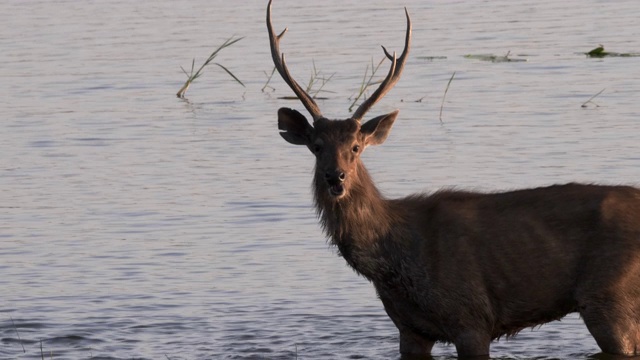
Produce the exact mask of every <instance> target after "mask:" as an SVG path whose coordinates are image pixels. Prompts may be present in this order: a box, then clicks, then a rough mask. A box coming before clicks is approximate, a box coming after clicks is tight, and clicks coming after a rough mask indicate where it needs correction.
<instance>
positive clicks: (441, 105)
mask: <svg viewBox="0 0 640 360" xmlns="http://www.w3.org/2000/svg"><path fill="white" fill-rule="evenodd" d="M454 76H456V72H455V71H454V72H453V74H451V78H450V79H449V82H448V83H447V87H446V88H445V89H444V95H442V103H441V104H440V123H441V124H442V108H443V107H444V98H445V97H447V91H449V85H451V81H453V77H454Z"/></svg>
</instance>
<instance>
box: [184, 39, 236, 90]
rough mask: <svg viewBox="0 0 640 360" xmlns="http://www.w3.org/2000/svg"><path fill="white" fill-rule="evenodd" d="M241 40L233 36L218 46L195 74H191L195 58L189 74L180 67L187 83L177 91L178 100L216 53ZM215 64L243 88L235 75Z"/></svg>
mask: <svg viewBox="0 0 640 360" xmlns="http://www.w3.org/2000/svg"><path fill="white" fill-rule="evenodd" d="M242 39H243V38H242V37H241V38H237V39H234V38H233V36H232V37H230V38H229V39H227V40H226V41H225V42H224V43H223V44H222V45H220V46H219V47H218V48H217V49H215V50H214V51H213V52H212V53H211V55H209V57H208V58H207V60H206V61H205V62H204V63H203V64H202V66H200V69H198V71H196V72H195V73H194V72H193V70H194V66H195V63H196V59H195V58H194V59H193V61H192V62H191V72H187V71H186V70H185V69H184V68H183V67H182V66H180V69H182V72H184V74H185V75H187V81H185V83H184V85H183V86H182V88H180V90H179V91H178V93H177V94H176V96H177V97H179V98H184V94H185V93H186V92H187V90H188V89H189V86H191V83H192V82H194V81H195V80H196V79H197V78H199V77H200V76H201V75H202V69H204V67H205V66H207V65H209V64H210V63H211V61H213V59H215V58H216V56H218V53H219V52H220V51H221V50H222V49H224V48H226V47H229V46H231V45H233V44H235V43H237V42H238V41H240V40H242ZM215 64H216V65H218V66H219V67H220V68H222V70H224V71H226V72H227V74H229V75H230V76H231V77H232V78H233V79H234V80H235V81H236V82H238V83H239V84H240V85H242V86H244V84H243V83H242V81H240V79H238V78H237V77H236V76H235V75H233V73H232V72H231V71H229V69H227V68H226V67H224V66H223V65H222V64H219V63H215Z"/></svg>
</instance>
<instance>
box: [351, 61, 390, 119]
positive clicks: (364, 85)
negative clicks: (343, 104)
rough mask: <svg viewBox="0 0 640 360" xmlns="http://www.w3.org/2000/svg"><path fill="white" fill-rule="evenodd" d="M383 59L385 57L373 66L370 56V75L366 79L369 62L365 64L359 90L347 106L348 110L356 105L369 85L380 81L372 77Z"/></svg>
mask: <svg viewBox="0 0 640 360" xmlns="http://www.w3.org/2000/svg"><path fill="white" fill-rule="evenodd" d="M384 59H385V57H383V58H382V60H380V62H379V63H378V65H375V66H374V64H373V58H371V75H370V76H369V78H368V79H367V75H369V64H367V68H366V69H365V70H364V76H363V77H362V84H360V90H359V91H358V95H357V96H356V97H355V99H353V102H352V103H351V106H349V112H351V111H353V107H354V106H356V103H357V102H358V100H360V98H361V97H362V96H363V95H364V93H365V92H366V91H367V89H368V88H369V86H372V85H376V84H379V83H380V81H373V77H374V76H375V75H376V72H377V71H378V69H379V68H380V65H382V62H383V61H384Z"/></svg>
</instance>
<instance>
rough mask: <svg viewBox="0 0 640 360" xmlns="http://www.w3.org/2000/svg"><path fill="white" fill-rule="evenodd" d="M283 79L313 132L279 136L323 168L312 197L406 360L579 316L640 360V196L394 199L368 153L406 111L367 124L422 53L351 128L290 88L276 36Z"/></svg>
mask: <svg viewBox="0 0 640 360" xmlns="http://www.w3.org/2000/svg"><path fill="white" fill-rule="evenodd" d="M271 3H272V1H269V4H268V6H267V30H268V33H269V41H270V47H271V55H272V58H273V62H274V64H275V67H276V69H277V70H278V73H279V74H280V75H281V77H282V79H283V80H284V82H285V83H286V84H287V85H288V86H289V87H290V88H291V90H293V92H294V93H295V94H296V96H297V97H298V98H299V100H300V101H301V102H302V105H303V106H304V107H305V108H306V110H307V111H308V113H309V114H310V115H311V118H312V120H313V122H312V123H309V120H307V118H306V117H305V115H303V114H302V113H300V112H298V111H297V110H294V109H290V108H286V107H283V108H280V109H279V110H278V129H279V131H280V132H279V134H280V135H281V136H282V138H284V140H286V141H287V142H289V143H290V144H293V145H303V146H306V147H307V148H308V149H309V150H310V151H311V153H312V154H313V155H314V156H315V169H314V172H313V180H312V188H313V190H312V192H313V198H314V203H315V208H316V211H317V215H318V218H319V222H320V224H321V225H322V228H323V230H324V232H325V234H326V236H327V238H328V241H329V242H330V244H332V245H335V246H336V247H337V249H338V253H339V255H340V256H342V257H343V258H344V259H345V260H346V262H347V264H348V265H349V266H350V267H352V268H353V269H354V270H355V271H356V272H357V273H358V274H360V275H362V276H363V277H365V278H366V279H367V280H368V281H370V282H371V283H372V284H373V286H374V288H375V290H376V292H377V295H378V297H379V299H380V300H381V302H382V305H383V307H384V310H385V311H386V313H387V315H388V316H389V318H390V319H391V321H392V322H393V323H394V324H395V326H396V327H397V328H398V331H399V351H400V353H401V355H402V356H405V355H406V356H429V355H430V354H431V350H432V348H433V346H434V344H435V343H448V344H453V345H454V346H455V349H456V352H457V355H458V357H460V358H471V357H481V358H488V356H489V355H490V344H491V342H492V341H494V340H497V339H499V338H501V337H503V336H505V337H507V338H509V337H511V336H513V335H515V334H517V333H518V332H519V331H521V330H523V329H525V328H530V327H535V326H538V325H541V324H544V323H547V322H550V321H553V320H559V319H561V318H562V317H564V316H565V315H567V314H569V313H572V312H578V313H579V314H580V316H581V318H582V319H583V321H584V323H585V325H586V327H587V329H588V331H589V332H590V334H591V335H592V336H593V338H594V339H595V341H596V343H597V344H598V346H599V347H600V349H601V350H602V352H603V353H605V354H613V355H621V356H634V355H640V189H637V188H634V187H631V186H623V185H597V184H579V183H567V184H556V185H550V186H544V187H537V188H528V189H521V190H510V191H504V192H471V191H463V190H456V189H444V190H438V191H436V192H433V193H417V194H412V195H409V196H406V197H404V198H399V199H389V198H386V197H384V196H383V195H382V193H381V192H380V191H379V190H378V188H377V187H376V185H375V183H374V182H373V180H372V177H371V176H370V174H369V172H368V171H367V169H366V168H365V166H364V164H363V162H362V160H361V154H362V152H363V151H364V150H365V149H366V148H367V147H368V146H373V145H380V144H382V143H383V142H384V141H385V140H386V139H387V137H388V135H389V133H390V130H391V127H392V125H393V124H394V122H395V120H396V118H397V116H398V110H395V111H393V112H391V113H388V114H385V115H380V116H377V117H373V118H371V119H369V120H368V121H366V122H363V121H362V119H363V117H364V116H365V114H366V113H367V112H368V111H369V110H370V109H371V108H372V107H373V105H374V104H375V103H377V102H378V101H379V100H380V99H381V98H382V97H383V96H384V95H385V94H386V93H388V92H389V90H391V88H393V87H394V86H395V84H396V83H397V82H398V80H399V79H400V75H401V73H402V71H403V69H404V66H405V63H406V61H407V56H408V54H409V49H410V46H411V29H412V26H411V18H410V16H409V12H408V11H407V9H406V8H405V15H406V21H407V30H406V36H405V44H404V49H403V51H402V53H401V54H400V56H399V57H397V56H396V53H395V52H394V53H393V54H390V53H389V52H388V51H387V49H385V48H384V46H383V47H382V49H383V51H384V54H385V56H386V57H387V58H388V59H389V60H390V61H391V65H390V69H389V72H388V73H387V75H386V77H385V79H384V80H383V81H382V82H381V83H380V85H379V87H378V88H377V89H376V90H375V92H373V93H372V94H371V96H369V97H368V98H367V99H366V100H365V101H363V102H362V103H361V105H360V106H359V107H358V108H357V110H355V112H353V114H352V115H351V116H349V117H348V118H346V119H343V120H330V119H328V118H326V117H324V116H323V115H322V113H321V111H320V109H319V107H318V105H317V103H316V102H315V100H314V99H313V98H312V97H311V96H309V94H308V93H307V92H305V91H304V90H303V89H302V88H301V87H300V85H299V84H298V83H297V82H296V81H295V80H294V79H293V78H292V77H291V75H290V73H289V70H288V69H287V65H286V62H285V56H284V53H282V52H281V51H280V40H281V39H282V37H283V35H284V34H285V32H286V31H287V28H285V29H284V31H282V32H281V33H280V34H278V35H277V34H276V33H275V32H274V30H273V25H272V22H271Z"/></svg>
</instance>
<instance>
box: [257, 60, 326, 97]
mask: <svg viewBox="0 0 640 360" xmlns="http://www.w3.org/2000/svg"><path fill="white" fill-rule="evenodd" d="M311 62H312V63H313V71H312V72H311V76H310V77H309V82H308V83H307V86H306V89H305V91H306V92H307V93H308V94H309V95H311V97H313V98H314V99H320V100H324V99H326V98H324V97H319V96H318V94H320V92H331V91H328V90H324V87H325V85H327V83H328V82H329V81H331V79H332V78H333V76H334V75H335V73H333V74H331V75H329V77H326V76H325V75H324V74H322V71H321V70H318V68H316V62H315V61H314V60H311ZM275 72H276V68H275V66H274V67H273V70H271V74H267V72H266V71H265V72H264V74H265V75H266V76H267V82H266V83H265V84H264V86H263V87H262V92H264V91H265V89H267V88H269V89H271V90H272V91H275V88H274V87H273V86H271V85H269V83H270V82H271V78H273V74H274V73H275ZM279 99H284V100H298V97H297V96H281V97H279Z"/></svg>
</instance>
